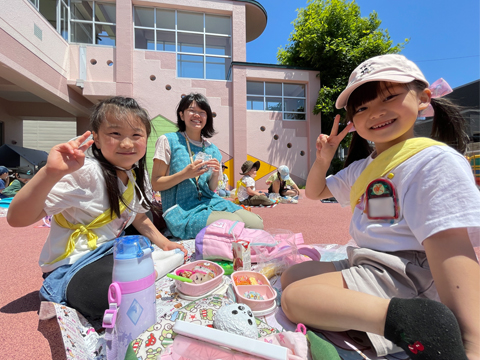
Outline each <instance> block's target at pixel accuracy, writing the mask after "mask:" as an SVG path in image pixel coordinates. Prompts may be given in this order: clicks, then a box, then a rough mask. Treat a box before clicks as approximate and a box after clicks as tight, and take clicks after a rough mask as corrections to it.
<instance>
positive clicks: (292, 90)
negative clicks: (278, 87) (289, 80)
mask: <svg viewBox="0 0 480 360" xmlns="http://www.w3.org/2000/svg"><path fill="white" fill-rule="evenodd" d="M283 96H295V97H305V85H300V84H283Z"/></svg>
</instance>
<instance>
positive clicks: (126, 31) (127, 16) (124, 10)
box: [114, 0, 133, 97]
mask: <svg viewBox="0 0 480 360" xmlns="http://www.w3.org/2000/svg"><path fill="white" fill-rule="evenodd" d="M116 5H117V7H116V10H117V24H116V26H117V39H116V48H115V63H114V66H115V80H116V83H117V95H121V96H127V97H133V18H132V17H133V6H132V0H117V3H116Z"/></svg>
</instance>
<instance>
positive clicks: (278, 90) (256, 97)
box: [247, 81, 306, 120]
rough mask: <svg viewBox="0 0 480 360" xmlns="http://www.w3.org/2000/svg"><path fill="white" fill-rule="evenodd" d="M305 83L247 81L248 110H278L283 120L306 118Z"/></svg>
mask: <svg viewBox="0 0 480 360" xmlns="http://www.w3.org/2000/svg"><path fill="white" fill-rule="evenodd" d="M305 101H306V98H305V85H303V84H289V83H270V82H264V81H247V110H260V111H277V112H281V113H283V117H282V118H283V120H305V119H306V111H305Z"/></svg>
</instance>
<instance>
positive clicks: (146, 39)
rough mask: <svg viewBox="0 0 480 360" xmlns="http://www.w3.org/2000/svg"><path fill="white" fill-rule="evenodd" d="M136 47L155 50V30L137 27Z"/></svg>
mask: <svg viewBox="0 0 480 360" xmlns="http://www.w3.org/2000/svg"><path fill="white" fill-rule="evenodd" d="M135 49H147V50H155V39H154V33H153V30H145V29H135Z"/></svg>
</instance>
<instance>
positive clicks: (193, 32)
mask: <svg viewBox="0 0 480 360" xmlns="http://www.w3.org/2000/svg"><path fill="white" fill-rule="evenodd" d="M140 8H141V9H150V10H153V14H154V17H153V27H148V26H139V25H136V24H135V9H140ZM157 9H158V10H165V11H174V12H175V29H166V28H161V27H157V11H156V10H157ZM179 12H180V13H191V14H202V15H203V32H198V31H186V30H178V25H177V19H178V13H179ZM206 15H213V16H215V15H217V14H209V13H203V12H193V11H178V10H173V9H164V8H152V7H145V6H134V9H133V19H134V20H133V32H134V49H135V50H144V51H161V52H170V53H175V57H176V62H177V72H176V76H177V78H182V79H186V78H187V79H188V78H189V77H184V76H179V56H180V55H189V56H198V57H202V59H203V77H195V78H191V79H203V80H212V81H215V80H217V81H230V80H227V72H228V69H229V68H230V64H229V62H228V60H230V63H231V61H232V55H216V54H207V52H206V47H207V36H216V37H225V38H230V49H228V50H229V51H230V54H232V46H233V45H232V35H231V33H232V18H231V16H230V17H229V18H230V35H226V34H219V33H211V32H206V30H205V16H206ZM217 16H218V15H217ZM219 16H224V15H219ZM225 17H226V16H225ZM136 29H143V30H152V31H153V36H154V38H153V39H154V40H153V42H154V44H155V48H154V49H144V48H138V49H137V47H136V44H135V30H136ZM157 31H163V32H172V33H174V34H175V45H174V47H175V51H169V50H157ZM178 34H194V35H201V36H203V52H202V53H192V52H186V51H178V48H179V45H178ZM210 57H214V58H221V59H226V60H225V79H211V78H208V77H207V63H208V60H207V58H210Z"/></svg>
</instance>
